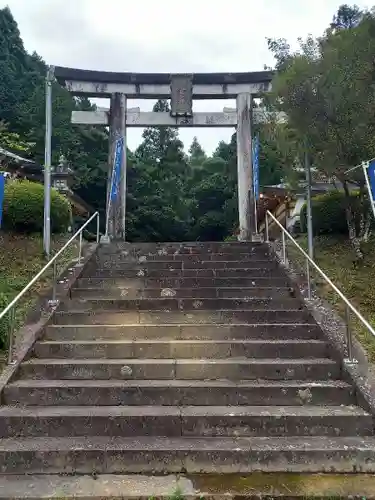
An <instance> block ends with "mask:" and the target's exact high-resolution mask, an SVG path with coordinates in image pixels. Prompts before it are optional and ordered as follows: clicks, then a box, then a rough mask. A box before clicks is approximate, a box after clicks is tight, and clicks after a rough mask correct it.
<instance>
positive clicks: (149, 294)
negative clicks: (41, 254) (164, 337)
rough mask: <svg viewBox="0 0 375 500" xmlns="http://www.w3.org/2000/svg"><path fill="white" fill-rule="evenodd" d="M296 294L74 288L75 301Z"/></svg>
mask: <svg viewBox="0 0 375 500" xmlns="http://www.w3.org/2000/svg"><path fill="white" fill-rule="evenodd" d="M294 294H295V292H294V291H293V290H292V289H291V288H288V287H263V288H261V287H255V286H253V287H246V288H245V287H241V288H230V287H222V288H214V287H211V288H126V287H121V286H116V285H113V286H108V288H106V289H103V288H102V287H87V288H82V287H81V288H73V289H72V298H73V299H75V298H77V299H88V298H89V299H112V300H113V299H124V298H126V299H129V300H134V299H158V298H163V297H174V298H177V299H203V298H204V299H214V298H233V299H241V298H272V299H274V298H276V299H279V298H287V297H292V296H294Z"/></svg>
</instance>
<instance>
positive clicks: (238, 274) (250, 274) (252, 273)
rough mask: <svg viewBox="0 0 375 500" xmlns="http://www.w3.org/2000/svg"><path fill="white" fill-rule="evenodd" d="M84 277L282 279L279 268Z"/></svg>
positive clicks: (108, 272) (113, 271) (89, 273)
mask: <svg viewBox="0 0 375 500" xmlns="http://www.w3.org/2000/svg"><path fill="white" fill-rule="evenodd" d="M82 277H94V278H95V277H97V278H120V277H122V278H133V279H135V278H159V279H160V278H244V277H245V278H262V277H270V278H282V277H285V273H284V272H283V271H282V269H279V268H264V267H247V268H230V269H229V268H227V269H147V268H145V267H143V268H142V269H134V267H133V268H131V269H117V268H109V269H95V270H90V269H89V268H87V269H85V270H84V271H83V273H82Z"/></svg>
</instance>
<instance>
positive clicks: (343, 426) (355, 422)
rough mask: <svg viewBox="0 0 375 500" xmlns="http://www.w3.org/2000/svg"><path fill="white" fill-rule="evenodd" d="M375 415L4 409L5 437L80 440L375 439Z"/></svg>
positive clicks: (300, 410) (305, 410)
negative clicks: (374, 434)
mask: <svg viewBox="0 0 375 500" xmlns="http://www.w3.org/2000/svg"><path fill="white" fill-rule="evenodd" d="M372 427H373V426H372V417H371V415H370V414H368V413H366V412H365V411H364V410H362V409H360V408H356V407H351V406H349V407H347V406H346V407H345V406H343V407H341V406H333V407H330V408H324V407H318V408H317V407H314V406H307V407H304V406H289V407H280V408H279V407H275V406H239V407H231V406H203V407H202V406H187V407H178V406H141V407H137V406H103V407H100V406H99V407H98V406H65V407H62V408H60V407H58V406H52V407H42V408H32V407H26V408H11V407H4V408H0V438H31V437H39V436H40V437H42V436H44V437H64V436H66V435H67V434H68V435H69V436H71V437H75V436H76V437H79V436H93V437H95V436H108V437H113V436H123V437H133V436H168V437H178V436H189V437H201V436H204V437H210V436H225V437H230V436H232V437H241V436H252V437H262V436H263V437H267V436H275V437H276V436H281V437H282V436H331V437H338V436H371V434H372Z"/></svg>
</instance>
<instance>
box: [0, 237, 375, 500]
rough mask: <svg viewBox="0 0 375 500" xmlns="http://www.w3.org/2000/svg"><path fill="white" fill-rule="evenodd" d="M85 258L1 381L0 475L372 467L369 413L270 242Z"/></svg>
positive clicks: (123, 249) (114, 250)
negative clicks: (65, 295) (81, 273)
mask: <svg viewBox="0 0 375 500" xmlns="http://www.w3.org/2000/svg"><path fill="white" fill-rule="evenodd" d="M90 266H91V267H88V268H87V275H86V276H85V277H81V279H80V280H79V282H78V283H77V284H76V288H75V289H74V290H73V292H72V299H71V300H66V301H64V303H63V304H62V305H61V307H60V310H58V311H56V312H55V314H54V317H53V320H52V321H51V322H50V324H49V325H47V326H46V328H45V330H44V332H43V336H42V337H41V338H40V339H38V341H37V342H36V344H35V346H34V349H33V351H31V350H30V351H29V356H28V358H27V359H26V360H25V361H24V362H23V363H22V365H21V367H20V370H19V371H18V373H17V377H16V378H15V379H14V380H13V381H12V382H11V383H9V384H8V385H7V386H6V388H5V391H4V402H5V403H6V404H7V405H8V406H4V407H3V408H0V435H2V436H3V438H0V472H2V473H3V474H9V473H30V474H39V473H41V474H48V473H53V474H62V473H63V474H64V473H68V474H93V473H121V474H125V473H144V474H153V473H160V474H165V473H173V472H176V473H177V472H178V473H182V472H185V471H188V472H192V473H197V472H205V473H210V472H213V471H215V472H217V473H219V474H220V473H222V474H223V475H225V474H226V473H236V472H237V473H247V472H251V471H256V470H259V471H263V472H266V471H267V472H270V471H284V472H285V471H294V472H300V471H305V472H307V471H314V472H329V471H332V470H337V471H340V472H341V473H344V472H355V471H366V472H373V471H375V441H374V437H373V419H372V416H371V415H370V414H369V413H366V411H364V410H363V409H362V408H361V407H360V406H358V399H357V394H356V390H355V387H353V386H352V384H351V383H350V381H349V380H345V381H343V380H342V367H341V364H340V361H339V357H337V356H336V353H335V352H334V351H332V350H331V348H330V345H329V342H327V341H326V339H324V335H323V334H322V331H321V329H320V328H319V327H318V325H317V323H316V322H315V320H314V318H313V316H312V315H311V313H310V312H309V311H308V310H307V309H306V308H304V306H303V303H302V301H301V297H300V296H299V294H298V291H297V290H295V289H294V288H293V286H292V285H291V280H290V278H289V277H287V275H286V274H285V272H284V270H283V268H282V267H281V266H279V265H276V264H275V262H274V261H272V260H271V259H270V258H269V256H268V249H267V247H265V246H264V245H262V244H244V243H234V244H227V243H225V244H220V243H219V244H212V243H204V244H188V245H181V244H175V243H172V244H168V245H165V244H160V245H156V244H148V245H143V244H139V245H138V244H137V245H129V244H127V243H114V244H110V245H107V246H102V247H100V248H99V251H98V253H97V254H96V256H95V257H94V258H92V260H91V262H90ZM97 273H103V275H102V276H100V277H98V276H96V277H94V275H95V274H97ZM153 273H154V275H153V276H152V274H153ZM155 273H156V274H155ZM174 273H176V274H175V275H174ZM150 274H151V276H150ZM168 274H169V277H168ZM17 436H18V437H17ZM83 436H85V437H83ZM0 486H1V476H0ZM0 498H1V497H0Z"/></svg>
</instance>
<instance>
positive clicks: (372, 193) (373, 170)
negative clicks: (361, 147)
mask: <svg viewBox="0 0 375 500" xmlns="http://www.w3.org/2000/svg"><path fill="white" fill-rule="evenodd" d="M362 166H363V172H364V174H365V179H366V184H367V189H368V195H369V199H370V202H371V206H372V211H373V214H374V217H375V160H371V161H368V162H365V163H362Z"/></svg>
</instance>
